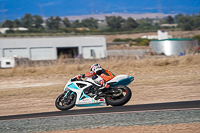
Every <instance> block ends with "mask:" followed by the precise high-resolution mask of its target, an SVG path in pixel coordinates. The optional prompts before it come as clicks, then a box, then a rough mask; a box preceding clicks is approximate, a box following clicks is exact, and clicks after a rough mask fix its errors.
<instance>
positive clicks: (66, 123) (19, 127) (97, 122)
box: [0, 110, 200, 133]
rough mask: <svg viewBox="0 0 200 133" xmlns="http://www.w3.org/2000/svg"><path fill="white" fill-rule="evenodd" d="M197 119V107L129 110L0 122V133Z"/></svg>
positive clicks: (196, 120)
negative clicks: (164, 109)
mask: <svg viewBox="0 0 200 133" xmlns="http://www.w3.org/2000/svg"><path fill="white" fill-rule="evenodd" d="M193 122H200V110H181V111H154V112H132V113H120V114H98V115H81V116H63V117H53V118H39V119H22V120H8V121H0V132H1V133H30V132H39V131H53V130H66V129H89V128H96V127H110V126H133V125H158V124H159V125H165V124H176V123H193Z"/></svg>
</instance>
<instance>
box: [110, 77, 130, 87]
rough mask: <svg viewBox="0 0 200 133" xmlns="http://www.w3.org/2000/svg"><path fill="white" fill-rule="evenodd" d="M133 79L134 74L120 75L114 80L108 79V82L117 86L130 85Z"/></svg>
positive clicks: (112, 85)
mask: <svg viewBox="0 0 200 133" xmlns="http://www.w3.org/2000/svg"><path fill="white" fill-rule="evenodd" d="M133 80H134V77H133V76H128V75H118V76H116V77H115V78H113V79H112V80H110V81H108V82H107V84H109V85H110V86H111V87H115V86H118V85H129V84H130V83H131V82H132V81H133Z"/></svg>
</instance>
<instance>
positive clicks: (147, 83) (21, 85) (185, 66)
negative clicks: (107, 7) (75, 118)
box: [0, 55, 200, 116]
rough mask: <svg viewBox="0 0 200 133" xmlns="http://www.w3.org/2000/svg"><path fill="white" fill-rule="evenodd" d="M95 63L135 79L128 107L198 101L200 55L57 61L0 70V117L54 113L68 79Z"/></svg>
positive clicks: (131, 85) (83, 71)
mask: <svg viewBox="0 0 200 133" xmlns="http://www.w3.org/2000/svg"><path fill="white" fill-rule="evenodd" d="M95 62H98V63H100V64H101V65H102V66H103V67H104V68H106V69H109V70H111V71H112V72H113V73H114V74H116V75H119V74H127V75H132V76H134V77H135V80H134V82H133V83H132V84H130V85H129V87H130V88H131V90H132V94H133V96H132V98H131V100H130V101H129V102H128V103H127V104H128V105H135V104H148V103H159V102H174V101H187V100H188V101H189V100H199V97H200V92H199V90H200V88H199V84H200V71H199V66H200V55H188V56H183V57H166V58H152V57H146V58H143V59H138V60H136V59H133V58H132V57H120V58H118V57H113V58H109V59H107V60H90V61H84V62H83V61H76V62H72V63H64V61H62V60H60V61H59V63H57V65H52V64H51V63H49V65H45V66H42V65H41V64H40V65H38V66H37V65H36V66H35V67H27V66H24V67H16V68H13V69H0V75H1V76H0V108H1V111H0V116H1V115H14V114H25V113H39V112H48V111H57V109H56V108H55V105H54V101H55V99H56V97H57V96H58V95H59V94H61V93H62V92H63V88H64V86H65V83H66V82H67V81H68V79H69V78H72V77H73V76H75V75H77V74H82V73H85V72H88V71H89V68H90V65H91V64H93V63H95ZM76 108H77V107H75V109H76Z"/></svg>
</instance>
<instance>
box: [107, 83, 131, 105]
mask: <svg viewBox="0 0 200 133" xmlns="http://www.w3.org/2000/svg"><path fill="white" fill-rule="evenodd" d="M115 89H118V90H119V91H121V92H122V94H120V95H116V96H115V94H114V95H113V96H107V97H106V102H107V104H109V105H111V106H122V105H124V104H126V103H127V102H128V101H129V100H130V99H131V96H132V92H131V90H130V89H129V88H128V87H127V86H123V85H120V86H117V87H116V88H115ZM124 93H125V94H124Z"/></svg>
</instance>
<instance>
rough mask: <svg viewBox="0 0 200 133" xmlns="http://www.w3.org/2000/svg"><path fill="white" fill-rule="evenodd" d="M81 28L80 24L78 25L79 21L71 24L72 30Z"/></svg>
mask: <svg viewBox="0 0 200 133" xmlns="http://www.w3.org/2000/svg"><path fill="white" fill-rule="evenodd" d="M80 27H82V23H80V21H79V20H75V21H74V22H73V23H72V28H80Z"/></svg>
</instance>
